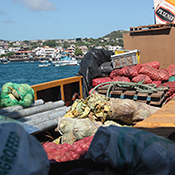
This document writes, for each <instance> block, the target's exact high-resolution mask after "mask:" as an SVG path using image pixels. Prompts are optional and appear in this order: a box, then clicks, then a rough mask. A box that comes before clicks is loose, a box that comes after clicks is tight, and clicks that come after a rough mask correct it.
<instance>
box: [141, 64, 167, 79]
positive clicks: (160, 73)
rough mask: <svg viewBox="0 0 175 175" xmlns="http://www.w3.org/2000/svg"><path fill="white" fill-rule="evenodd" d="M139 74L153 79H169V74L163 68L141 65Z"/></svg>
mask: <svg viewBox="0 0 175 175" xmlns="http://www.w3.org/2000/svg"><path fill="white" fill-rule="evenodd" d="M139 74H145V75H148V76H149V77H150V78H151V79H152V80H153V81H167V80H168V79H169V75H168V74H167V72H166V71H165V70H159V69H155V68H152V67H150V66H143V67H142V68H141V69H140V71H139Z"/></svg>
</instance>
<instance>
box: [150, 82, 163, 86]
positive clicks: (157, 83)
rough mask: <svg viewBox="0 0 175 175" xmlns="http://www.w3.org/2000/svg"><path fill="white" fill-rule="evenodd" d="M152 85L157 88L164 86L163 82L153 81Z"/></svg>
mask: <svg viewBox="0 0 175 175" xmlns="http://www.w3.org/2000/svg"><path fill="white" fill-rule="evenodd" d="M152 84H155V85H156V87H159V86H160V85H161V84H162V82H161V81H152Z"/></svg>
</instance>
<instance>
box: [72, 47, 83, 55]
mask: <svg viewBox="0 0 175 175" xmlns="http://www.w3.org/2000/svg"><path fill="white" fill-rule="evenodd" d="M74 55H77V56H79V55H83V52H82V50H81V49H80V48H79V47H76V48H75V53H74Z"/></svg>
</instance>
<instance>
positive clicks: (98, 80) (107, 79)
mask: <svg viewBox="0 0 175 175" xmlns="http://www.w3.org/2000/svg"><path fill="white" fill-rule="evenodd" d="M110 81H112V79H111V78H110V77H101V78H95V79H93V80H92V86H94V87H95V86H97V85H99V84H101V83H106V82H110Z"/></svg>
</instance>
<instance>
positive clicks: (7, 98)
mask: <svg viewBox="0 0 175 175" xmlns="http://www.w3.org/2000/svg"><path fill="white" fill-rule="evenodd" d="M33 101H34V90H33V89H32V88H31V87H30V86H29V85H28V84H16V83H11V82H9V83H6V84H4V85H3V86H2V89H1V94H0V106H1V107H8V106H14V105H21V106H23V107H29V106H30V105H31V104H32V103H33Z"/></svg>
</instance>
